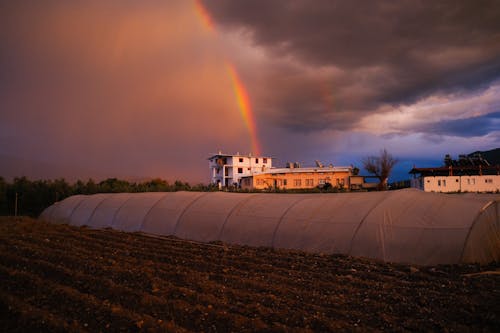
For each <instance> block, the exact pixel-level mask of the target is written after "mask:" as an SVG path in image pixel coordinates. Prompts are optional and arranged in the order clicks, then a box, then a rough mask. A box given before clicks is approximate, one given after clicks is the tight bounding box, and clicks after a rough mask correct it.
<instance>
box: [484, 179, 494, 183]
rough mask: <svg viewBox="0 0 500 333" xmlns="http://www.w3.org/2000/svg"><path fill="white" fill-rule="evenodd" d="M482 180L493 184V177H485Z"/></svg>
mask: <svg viewBox="0 0 500 333" xmlns="http://www.w3.org/2000/svg"><path fill="white" fill-rule="evenodd" d="M484 182H485V183H486V184H493V179H491V178H486V179H485V180H484Z"/></svg>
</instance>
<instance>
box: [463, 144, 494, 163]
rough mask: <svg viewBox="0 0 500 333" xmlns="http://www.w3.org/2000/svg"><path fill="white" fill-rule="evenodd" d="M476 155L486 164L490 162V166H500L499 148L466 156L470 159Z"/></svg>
mask: <svg viewBox="0 0 500 333" xmlns="http://www.w3.org/2000/svg"><path fill="white" fill-rule="evenodd" d="M477 153H479V154H481V156H482V157H483V158H484V159H486V160H487V161H488V162H490V164H491V165H500V148H495V149H492V150H487V151H475V152H473V153H470V154H469V155H467V156H469V157H472V156H473V155H474V154H477Z"/></svg>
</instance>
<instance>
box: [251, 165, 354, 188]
mask: <svg viewBox="0 0 500 333" xmlns="http://www.w3.org/2000/svg"><path fill="white" fill-rule="evenodd" d="M350 175H351V172H349V171H327V170H325V171H318V172H285V173H264V174H255V175H253V176H249V177H244V178H242V180H241V188H242V189H247V190H252V189H256V190H265V189H269V188H278V189H290V190H293V189H308V188H315V187H318V186H322V185H324V184H325V183H330V184H331V185H332V186H333V187H343V188H346V189H348V188H349V176H350Z"/></svg>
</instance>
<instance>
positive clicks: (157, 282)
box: [0, 218, 500, 332]
mask: <svg viewBox="0 0 500 333" xmlns="http://www.w3.org/2000/svg"><path fill="white" fill-rule="evenodd" d="M499 270H500V265H499V264H492V265H489V266H479V265H459V266H458V265H454V266H437V267H412V266H406V265H395V264H386V263H380V262H376V261H370V260H365V259H356V258H351V257H347V256H339V255H334V256H332V255H316V254H306V253H302V252H298V251H284V250H272V249H268V248H250V247H241V246H227V245H224V244H220V243H217V244H198V243H194V242H188V241H182V240H179V239H175V238H152V237H148V236H144V235H141V234H130V233H123V232H117V231H113V230H91V229H87V228H75V227H70V226H67V225H52V224H47V223H44V222H41V221H37V220H31V219H14V218H0V314H1V317H0V331H2V332H15V331H19V332H26V331H51V332H58V331H90V332H99V331H110V332H116V331H130V332H134V331H172V332H177V331H178V332H183V331H193V332H200V331H208V332H229V331H233V332H241V331H274V332H289V331H301V332H302V331H321V332H324V331H353V330H358V331H382V330H384V331H490V332H494V331H496V332H498V330H499V328H500V275H499V274H498V273H499V272H500V271H499Z"/></svg>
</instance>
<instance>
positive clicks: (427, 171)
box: [409, 165, 500, 176]
mask: <svg viewBox="0 0 500 333" xmlns="http://www.w3.org/2000/svg"><path fill="white" fill-rule="evenodd" d="M409 173H410V174H414V175H415V174H421V175H423V176H468V175H481V174H484V175H498V174H500V165H492V166H483V165H477V166H451V165H450V166H442V167H435V168H413V169H411V170H410V172H409Z"/></svg>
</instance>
